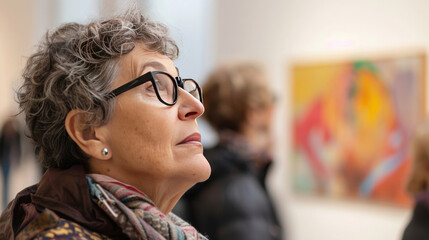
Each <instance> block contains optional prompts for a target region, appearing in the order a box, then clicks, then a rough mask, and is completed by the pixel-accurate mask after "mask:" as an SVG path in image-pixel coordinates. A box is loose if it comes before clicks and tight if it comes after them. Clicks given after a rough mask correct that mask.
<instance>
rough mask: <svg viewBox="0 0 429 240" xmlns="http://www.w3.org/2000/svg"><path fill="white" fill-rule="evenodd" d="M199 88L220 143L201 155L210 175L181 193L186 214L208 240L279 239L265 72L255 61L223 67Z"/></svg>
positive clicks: (270, 107) (269, 98)
mask: <svg viewBox="0 0 429 240" xmlns="http://www.w3.org/2000/svg"><path fill="white" fill-rule="evenodd" d="M203 89H204V93H205V95H206V99H205V100H204V105H205V108H206V114H205V118H206V119H207V120H208V121H209V123H210V124H211V125H212V126H213V127H214V129H215V130H216V131H217V132H218V133H219V139H220V141H219V144H218V145H216V146H215V147H214V148H212V149H207V150H205V151H204V155H205V156H206V157H207V159H208V161H209V163H210V165H211V167H212V175H211V177H210V179H209V180H208V181H207V182H205V183H203V184H197V185H196V186H195V187H194V188H192V189H191V190H190V191H189V192H188V193H187V194H186V195H185V197H186V201H185V202H181V203H183V204H181V205H184V206H185V208H186V209H188V211H186V213H187V214H186V215H185V216H187V218H189V221H190V222H191V223H192V224H194V226H195V227H196V228H197V229H198V230H199V231H201V232H202V233H204V234H207V235H208V237H209V239H211V240H218V239H222V240H228V239H234V240H239V239H246V240H252V239H255V240H265V239H282V231H281V227H280V224H279V222H278V220H277V217H276V212H275V210H274V206H273V204H272V201H271V199H270V196H269V195H268V192H267V189H266V187H265V176H266V173H267V169H268V167H269V165H270V163H271V154H270V150H271V149H270V148H271V138H270V126H271V119H272V115H273V109H274V98H273V94H272V93H271V91H270V88H269V85H268V81H267V79H266V77H265V75H264V72H263V70H262V69H261V67H259V66H258V65H256V64H253V63H235V64H230V65H225V66H222V67H220V68H218V69H216V70H215V71H214V72H213V74H212V75H211V76H210V77H209V78H208V80H207V82H206V83H205V84H204V87H203ZM182 211H183V210H182Z"/></svg>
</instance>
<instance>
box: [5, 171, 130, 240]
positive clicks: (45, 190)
mask: <svg viewBox="0 0 429 240" xmlns="http://www.w3.org/2000/svg"><path fill="white" fill-rule="evenodd" d="M23 203H24V204H23ZM25 206H27V208H25ZM31 207H32V208H33V209H34V210H37V212H38V213H40V212H42V211H43V210H44V209H45V208H48V209H50V210H52V211H54V212H55V213H56V214H58V216H60V217H62V218H64V219H67V220H71V221H74V222H76V223H77V224H79V225H81V226H83V227H85V228H87V229H89V230H92V231H95V232H99V233H102V234H105V235H107V236H110V237H113V238H121V237H122V236H123V235H122V231H121V229H120V228H119V227H118V226H117V225H116V224H115V223H114V222H113V221H112V220H111V219H110V217H109V216H107V215H106V213H104V211H103V210H101V209H100V208H99V207H98V206H97V205H96V204H95V203H94V202H93V201H92V200H91V197H90V194H89V188H88V184H87V182H86V178H85V169H84V167H83V166H82V165H74V166H72V167H71V168H68V169H57V168H49V169H48V170H47V171H46V173H45V174H44V175H43V177H42V179H41V180H40V182H39V184H38V186H32V187H30V188H27V189H25V190H24V191H22V192H21V193H19V194H18V195H17V198H15V200H14V201H13V202H12V203H11V204H9V207H8V209H7V210H6V211H5V212H4V213H3V214H2V217H1V219H0V229H2V227H3V224H5V226H11V225H12V226H13V228H11V229H13V231H14V232H15V234H16V233H18V232H19V231H20V230H21V228H22V227H23V226H25V225H26V224H27V223H28V221H27V222H23V221H22V220H25V219H32V218H34V217H35V216H37V214H36V211H34V212H33V213H32V212H31ZM26 209H27V210H26ZM28 209H30V211H28ZM3 217H4V218H6V217H9V219H11V220H10V221H12V222H9V223H8V222H7V221H5V222H4V223H3V220H4V219H3ZM12 219H13V220H12ZM21 222H22V223H21ZM24 224H25V225H24ZM18 225H19V226H18ZM1 234H2V233H0V237H1V236H2V235H1ZM8 234H9V235H10V233H8ZM1 239H2V238H1ZM6 239H8V238H6Z"/></svg>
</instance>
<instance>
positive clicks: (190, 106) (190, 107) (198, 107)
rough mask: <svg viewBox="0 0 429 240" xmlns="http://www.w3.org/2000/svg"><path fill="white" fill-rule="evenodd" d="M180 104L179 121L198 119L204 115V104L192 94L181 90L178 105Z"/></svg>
mask: <svg viewBox="0 0 429 240" xmlns="http://www.w3.org/2000/svg"><path fill="white" fill-rule="evenodd" d="M176 104H179V119H181V120H189V119H196V118H198V117H199V116H201V115H202V114H203V113H204V106H203V104H202V103H201V102H200V101H199V100H198V99H196V98H195V97H194V96H192V95H191V94H190V93H188V92H186V91H185V90H183V89H181V88H179V96H178V99H177V103H176Z"/></svg>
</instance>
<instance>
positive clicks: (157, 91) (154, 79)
mask: <svg viewBox="0 0 429 240" xmlns="http://www.w3.org/2000/svg"><path fill="white" fill-rule="evenodd" d="M140 85H143V88H142V89H143V90H142V91H143V93H142V94H144V95H145V96H148V97H152V98H154V97H155V96H156V97H157V98H158V100H159V101H160V102H162V103H163V104H165V105H168V106H172V105H174V104H175V103H176V102H177V96H178V87H181V88H182V89H184V90H185V91H186V92H188V93H189V94H191V95H192V96H193V97H194V98H196V99H197V100H199V101H200V102H201V103H202V102H203V97H202V93H201V88H200V86H199V85H198V83H197V82H196V81H195V80H194V79H190V78H187V79H182V78H181V77H180V76H178V77H173V76H171V75H170V74H168V73H166V72H163V71H151V72H147V73H145V74H143V75H142V76H140V77H138V78H136V79H134V80H132V81H130V82H128V83H125V84H124V85H122V86H120V87H118V88H116V89H114V90H113V91H111V92H110V93H109V94H108V95H107V97H106V98H107V99H111V98H115V97H117V96H118V95H119V94H122V93H124V92H126V91H128V90H130V89H133V88H135V87H137V86H140Z"/></svg>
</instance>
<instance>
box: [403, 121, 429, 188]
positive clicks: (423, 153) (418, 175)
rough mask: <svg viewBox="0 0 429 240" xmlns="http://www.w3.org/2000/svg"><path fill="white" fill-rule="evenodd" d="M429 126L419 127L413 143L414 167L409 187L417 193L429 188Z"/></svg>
mask: <svg viewBox="0 0 429 240" xmlns="http://www.w3.org/2000/svg"><path fill="white" fill-rule="evenodd" d="M428 128H429V127H428V126H426V127H421V128H419V129H418V131H417V134H416V136H415V138H414V144H413V154H412V160H413V169H412V172H411V175H410V180H409V182H408V186H407V189H408V191H409V192H410V193H412V194H417V193H420V192H422V191H425V190H427V189H428V176H429V129H428Z"/></svg>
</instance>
